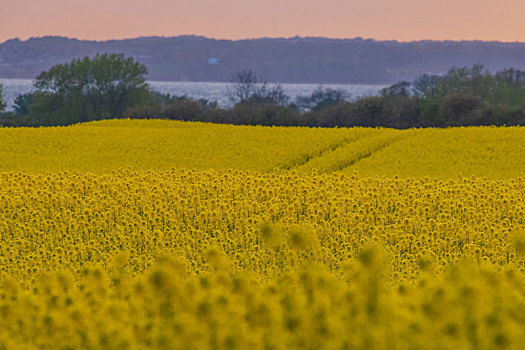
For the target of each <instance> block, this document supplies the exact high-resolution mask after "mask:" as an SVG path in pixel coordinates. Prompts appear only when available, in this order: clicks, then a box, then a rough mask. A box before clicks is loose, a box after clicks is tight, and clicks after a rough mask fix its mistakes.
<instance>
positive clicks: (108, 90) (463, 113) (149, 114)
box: [0, 54, 525, 128]
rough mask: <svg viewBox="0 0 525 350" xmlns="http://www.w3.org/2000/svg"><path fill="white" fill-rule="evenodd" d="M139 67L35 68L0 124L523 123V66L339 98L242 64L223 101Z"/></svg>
mask: <svg viewBox="0 0 525 350" xmlns="http://www.w3.org/2000/svg"><path fill="white" fill-rule="evenodd" d="M146 74H147V68H146V67H145V66H144V65H142V64H140V63H138V62H136V61H134V60H133V59H132V58H126V57H124V55H122V54H112V55H109V54H101V55H100V54H99V55H96V56H95V57H94V58H88V57H86V58H84V59H77V60H73V61H71V62H70V63H66V64H60V65H56V66H54V67H52V68H51V69H50V70H48V71H45V72H42V73H41V74H40V75H39V76H38V77H37V79H36V81H35V83H34V90H35V91H34V92H33V93H29V94H23V95H20V96H18V97H17V98H16V100H15V110H14V112H9V113H2V114H1V117H0V124H2V125H7V126H51V125H70V124H74V123H79V122H86V121H91V120H98V119H106V118H166V119H176V120H186V121H202V122H212V123H228V124H250V125H283V126H319V127H351V126H368V127H377V126H381V127H392V128H412V127H448V126H473V125H523V124H525V71H520V70H517V69H513V68H509V69H505V70H502V71H498V72H496V73H491V72H490V71H488V70H487V69H485V68H484V67H483V66H482V65H474V66H472V67H461V68H452V69H450V70H449V71H448V72H446V73H445V74H442V75H422V76H420V77H419V78H417V79H416V80H415V81H413V82H407V81H402V82H399V83H396V84H394V85H392V86H389V87H387V88H384V89H382V90H381V92H380V94H379V95H378V96H371V97H363V98H359V99H356V100H352V101H348V100H347V97H348V96H346V95H345V93H344V92H343V91H341V90H334V89H329V88H324V89H323V88H321V87H320V88H318V89H316V90H315V91H314V92H313V93H312V94H311V95H309V96H303V97H300V98H298V99H296V100H295V101H291V99H290V97H289V96H287V95H286V93H285V91H284V90H283V88H282V87H281V86H280V85H277V86H272V87H270V85H269V84H267V82H265V81H264V80H261V79H260V78H259V77H258V76H257V74H256V73H255V72H253V71H252V70H244V71H240V72H238V73H237V74H235V75H234V76H233V77H232V79H231V84H230V87H229V88H228V96H229V98H230V100H231V102H232V105H233V107H232V108H229V109H225V108H219V107H218V105H217V103H216V102H210V101H206V100H195V99H191V98H188V97H185V96H171V95H169V94H161V93H158V92H155V91H152V90H151V89H150V87H149V86H148V84H147V83H146V79H145V76H146ZM5 107H6V106H5V101H3V100H2V90H1V86H0V111H2V110H3V109H5Z"/></svg>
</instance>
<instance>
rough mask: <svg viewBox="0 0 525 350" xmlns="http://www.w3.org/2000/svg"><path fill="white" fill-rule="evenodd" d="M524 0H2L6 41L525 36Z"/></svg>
mask: <svg viewBox="0 0 525 350" xmlns="http://www.w3.org/2000/svg"><path fill="white" fill-rule="evenodd" d="M524 13H525V1H522V0H499V1H494V0H440V1H435V0H346V1H344V0H315V1H314V0H222V1H221V0H126V1H124V0H121V1H115V0H89V1H85V0H0V42H3V41H4V40H7V39H10V38H14V37H19V38H21V39H27V38H29V37H32V36H43V35H62V36H68V37H75V38H80V39H96V40H105V39H117V38H131V37H137V36H150V35H162V36H174V35H181V34H197V35H204V36H207V37H212V38H225V39H240V38H257V37H290V36H295V35H299V36H326V37H338V38H353V37H357V36H360V37H364V38H374V39H380V40H383V39H395V40H399V41H408V40H421V39H436V40H443V39H450V40H471V39H478V40H501V41H516V40H519V41H523V42H525V21H524V20H523V14H524Z"/></svg>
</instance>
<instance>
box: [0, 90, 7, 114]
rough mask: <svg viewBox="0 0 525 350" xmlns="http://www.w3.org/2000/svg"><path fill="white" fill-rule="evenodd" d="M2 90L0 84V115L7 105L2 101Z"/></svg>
mask: <svg viewBox="0 0 525 350" xmlns="http://www.w3.org/2000/svg"><path fill="white" fill-rule="evenodd" d="M3 88H4V87H3V86H2V85H1V84H0V113H1V112H2V111H3V110H4V109H5V108H6V107H7V104H6V103H5V101H4V99H3V94H2V90H3Z"/></svg>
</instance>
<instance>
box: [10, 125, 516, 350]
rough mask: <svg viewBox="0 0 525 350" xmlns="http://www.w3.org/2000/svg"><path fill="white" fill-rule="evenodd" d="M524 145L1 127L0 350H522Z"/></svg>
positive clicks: (348, 132)
mask: <svg viewBox="0 0 525 350" xmlns="http://www.w3.org/2000/svg"><path fill="white" fill-rule="evenodd" d="M524 141H525V129H522V128H520V127H513V128H490V127H487V128H453V129H423V130H401V131H400V130H390V129H366V128H356V129H309V128H268V127H249V126H245V127H244V126H242V127H240V126H229V125H209V124H200V123H183V122H170V121H130V120H121V121H103V122H96V123H88V124H83V125H75V126H71V127H61V128H39V129H26V128H20V129H10V128H0V269H1V270H0V277H1V281H0V349H48V348H54V349H99V348H102V349H150V348H165V349H457V350H460V349H499V348H501V349H522V348H523V344H525V332H524V329H525V180H524V179H523V178H521V177H520V176H522V174H523V170H525V169H524V168H525V162H524V161H523V159H525V158H524V156H525V146H524V145H525V142H524Z"/></svg>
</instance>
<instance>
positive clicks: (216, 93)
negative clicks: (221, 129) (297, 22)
mask: <svg viewBox="0 0 525 350" xmlns="http://www.w3.org/2000/svg"><path fill="white" fill-rule="evenodd" d="M148 83H149V84H150V86H151V87H152V88H153V89H154V90H156V91H159V92H161V93H164V94H167V93H169V94H171V95H173V96H187V97H190V98H193V99H205V100H208V101H217V103H218V104H219V106H220V107H225V108H228V107H230V101H229V100H228V94H227V91H228V87H229V86H230V85H231V84H230V83H192V82H175V81H148ZM0 84H1V85H2V86H3V96H4V99H5V100H6V101H7V105H8V110H11V109H12V108H13V105H14V101H15V98H16V97H17V96H18V95H20V94H25V93H28V92H32V91H33V81H32V80H28V79H0ZM270 86H272V84H270ZM281 86H282V87H283V89H284V91H285V92H286V94H287V95H288V96H290V98H291V100H292V101H294V100H295V99H297V97H299V96H309V95H310V94H311V93H312V92H313V91H314V90H315V89H317V88H318V87H320V86H321V87H323V88H331V89H340V90H342V91H344V92H345V93H346V98H347V99H348V100H354V99H357V98H359V97H365V96H373V95H377V94H378V93H379V90H381V89H382V88H384V87H385V86H384V85H340V84H281Z"/></svg>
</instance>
